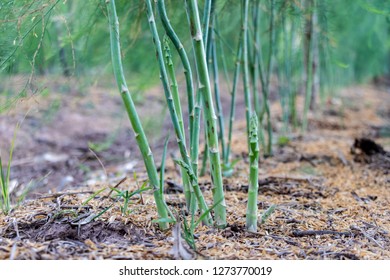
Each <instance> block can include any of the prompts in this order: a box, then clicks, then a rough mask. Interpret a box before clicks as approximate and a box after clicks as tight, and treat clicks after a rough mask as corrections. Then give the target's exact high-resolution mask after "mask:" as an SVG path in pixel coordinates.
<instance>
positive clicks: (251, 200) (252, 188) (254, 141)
mask: <svg viewBox="0 0 390 280" xmlns="http://www.w3.org/2000/svg"><path fill="white" fill-rule="evenodd" d="M257 131H258V121H257V116H256V113H253V115H252V116H251V119H250V135H249V143H250V146H249V189H248V203H247V209H246V228H247V230H248V231H251V232H256V231H257V193H258V188H259V182H258V181H259V180H258V174H259V171H258V170H259V139H258V134H257Z"/></svg>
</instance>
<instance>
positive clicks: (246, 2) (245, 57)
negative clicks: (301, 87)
mask: <svg viewBox="0 0 390 280" xmlns="http://www.w3.org/2000/svg"><path fill="white" fill-rule="evenodd" d="M242 5H243V16H242V19H241V28H242V32H243V35H242V46H243V82H244V97H245V117H246V132H247V144H248V150H249V146H250V143H249V128H250V116H251V112H252V108H251V92H250V85H249V57H248V55H249V54H248V44H249V42H248V13H249V0H243V1H242Z"/></svg>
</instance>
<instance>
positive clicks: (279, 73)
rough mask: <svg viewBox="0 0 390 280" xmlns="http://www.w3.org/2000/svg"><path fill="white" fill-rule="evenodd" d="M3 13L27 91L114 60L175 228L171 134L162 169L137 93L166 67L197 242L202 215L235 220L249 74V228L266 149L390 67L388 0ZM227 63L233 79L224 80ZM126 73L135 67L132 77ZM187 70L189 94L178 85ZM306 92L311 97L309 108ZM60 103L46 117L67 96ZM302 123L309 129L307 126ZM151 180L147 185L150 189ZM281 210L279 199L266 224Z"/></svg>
mask: <svg viewBox="0 0 390 280" xmlns="http://www.w3.org/2000/svg"><path fill="white" fill-rule="evenodd" d="M179 2H180V3H179ZM153 4H155V5H153ZM199 11H202V13H200V12H199ZM0 15H1V25H0V32H1V33H2V34H4V36H2V37H1V38H0V70H1V71H2V72H1V76H0V78H6V77H7V76H11V75H19V74H25V75H27V76H28V79H27V83H26V86H25V88H24V89H23V93H24V94H26V93H29V94H30V93H35V92H36V89H35V87H34V76H36V75H43V74H52V75H62V76H65V77H69V76H72V75H74V76H80V77H88V78H91V77H94V79H98V78H99V77H101V76H103V75H105V76H109V75H111V74H112V70H111V69H113V72H114V76H115V80H116V83H117V86H118V89H119V93H120V95H121V98H122V101H123V104H124V107H125V110H126V112H127V114H128V118H129V120H130V123H131V126H132V129H133V131H134V133H135V139H136V141H137V144H138V147H139V149H140V151H141V155H142V157H143V161H144V165H145V169H146V171H147V174H148V179H149V180H148V183H149V185H150V187H151V190H152V191H153V194H154V199H155V203H156V207H157V212H158V219H157V220H156V221H157V222H158V223H159V226H160V227H161V229H167V228H168V227H169V223H170V222H173V221H175V220H177V218H174V217H173V215H172V213H171V209H169V208H168V206H167V204H166V202H165V198H164V167H165V156H166V153H167V149H168V148H167V141H166V142H165V145H164V156H163V158H164V159H163V161H162V165H161V173H160V178H159V176H158V172H157V167H156V163H155V161H154V157H153V153H152V151H151V148H150V146H149V141H148V138H147V136H146V134H145V132H144V127H143V126H142V124H141V120H140V117H139V115H138V113H137V109H136V106H137V104H135V103H134V96H133V95H132V94H131V92H132V87H138V88H139V87H140V84H141V81H142V83H147V84H148V86H149V87H152V86H155V85H157V84H158V82H159V77H160V80H161V84H162V91H163V92H164V97H165V103H166V105H165V106H167V108H168V111H169V115H170V121H171V126H172V128H173V130H174V133H175V137H176V140H177V149H178V150H179V152H180V157H179V158H176V159H175V162H176V164H177V165H179V166H180V169H181V175H182V181H183V186H184V193H185V199H186V206H187V210H189V212H190V214H191V221H190V223H187V222H185V223H184V229H185V231H186V240H187V241H188V242H189V243H191V244H193V243H194V239H193V233H194V230H195V228H196V226H197V225H198V224H199V223H201V222H203V223H204V224H205V225H208V226H213V225H214V226H216V227H219V228H224V227H226V225H227V219H226V210H227V208H228V207H229V205H226V203H225V198H224V189H223V176H226V177H227V176H233V175H234V167H235V164H236V163H237V161H238V160H239V159H238V160H237V159H234V160H233V159H232V151H231V149H232V134H233V127H234V125H235V118H236V112H237V111H238V110H236V109H237V97H238V94H239V93H240V91H239V90H238V89H239V86H240V82H242V86H243V96H244V102H245V108H243V109H244V110H241V111H245V119H246V125H247V126H246V133H247V135H246V136H247V139H246V140H247V146H248V147H247V148H248V150H247V151H248V155H249V162H250V163H249V170H250V178H249V181H250V182H249V193H248V205H247V214H246V227H247V229H248V230H249V231H252V232H256V230H257V227H258V224H259V216H258V209H257V194H258V182H257V181H258V165H259V158H261V157H262V156H272V154H273V145H274V144H278V145H279V146H284V145H288V143H289V139H290V138H289V133H291V132H297V133H305V131H306V130H307V129H308V128H309V127H310V122H309V120H310V118H309V116H310V112H314V110H315V109H316V108H319V107H320V105H321V104H320V101H322V102H324V101H326V100H328V99H329V98H332V97H333V96H334V94H335V89H336V88H337V87H338V86H343V85H348V84H350V83H354V82H364V81H368V80H369V79H372V78H374V77H376V76H380V75H386V74H389V72H390V69H389V67H390V66H389V65H390V4H389V2H388V1H381V0H371V1H369V0H358V1H352V0H348V1H339V0H324V1H318V0H302V1H291V0H282V1H276V0H243V1H232V0H218V1H216V0H209V1H196V0H186V1H185V3H182V2H181V1H173V0H170V1H168V0H166V1H164V0H158V1H151V0H144V1H141V0H140V1H117V3H115V0H106V1H100V0H89V1H58V0H57V1H54V0H39V1H32V2H31V1H27V0H21V1H11V0H6V1H2V2H1V3H0ZM238 15H240V16H238ZM16 23H18V24H16ZM357 23H358V24H357ZM107 26H109V28H107ZM119 34H121V37H120V36H119ZM108 38H110V40H109V42H110V44H108V43H107V42H108ZM162 38H163V39H162ZM161 39H162V40H161ZM152 43H153V44H152ZM52 46H54V47H52ZM121 46H122V48H121ZM171 46H173V48H172V49H171ZM109 53H111V59H110V56H109ZM368 56H369V57H370V59H369V60H368V59H367V57H368ZM156 58H157V62H156ZM110 61H111V63H110ZM384 62H389V63H384ZM220 65H222V66H223V70H224V75H225V80H223V79H220V76H219V75H220V69H219V66H220ZM192 69H194V70H192ZM230 75H231V76H232V81H230ZM125 77H131V78H130V79H128V80H129V81H130V82H131V83H130V84H129V85H130V87H128V85H127V83H126V79H125ZM181 77H183V78H184V80H185V94H183V92H184V91H183V89H181V88H180V86H181V83H180V81H181V79H180V78H181ZM183 84H184V83H183ZM222 85H227V87H228V88H229V90H228V92H229V93H230V96H228V97H229V102H230V106H229V109H230V111H229V114H224V112H223V107H222V100H223V98H224V97H225V95H226V92H224V90H222V89H223V87H222ZM0 92H7V96H5V97H4V96H3V97H2V96H0V102H1V103H0V111H2V108H4V106H9V105H8V104H9V102H10V100H9V94H8V90H7V89H6V88H2V87H1V85H0ZM45 94H47V93H45ZM298 97H302V100H303V102H301V103H302V104H301V103H300V104H301V105H302V109H301V107H299V106H298V105H299V104H298V99H299V98H298ZM15 98H16V97H15ZM271 100H280V104H279V105H280V107H281V109H282V118H281V120H282V122H283V126H282V129H281V131H278V130H277V129H276V128H277V127H279V126H278V125H277V124H276V123H273V121H274V119H272V118H271V117H272V116H273V114H274V112H272V110H271V106H270V102H271ZM143 102H148V101H147V100H143ZM52 105H53V106H51V109H50V110H51V111H49V112H48V121H50V120H51V119H52V117H53V115H55V113H56V112H57V110H58V109H59V107H60V105H61V103H60V101H58V102H57V101H56V102H55V103H53V104H52ZM241 111H240V112H241ZM145 117H146V118H148V116H145ZM149 117H150V116H149ZM153 117H154V116H153ZM226 120H228V121H226ZM227 122H228V127H226V125H227ZM298 126H299V127H300V128H302V129H301V130H297V128H298ZM202 128H203V131H202ZM225 128H227V129H225ZM225 131H227V133H225ZM226 134H227V135H226ZM274 135H276V136H274ZM203 136H205V141H204V142H205V143H204V145H205V147H206V148H205V150H204V153H203V159H202V160H203V161H202V162H203V164H202V166H203V167H202V171H203V172H199V166H198V162H199V159H200V156H199V153H200V152H199V145H200V142H201V141H200V138H201V137H202V138H203ZM114 139H115V135H114V136H113V137H112V138H107V140H106V141H105V142H103V143H100V144H95V145H93V144H91V147H92V148H94V149H95V150H104V149H106V148H107V147H109V146H110V145H111V144H112V141H113V140H114ZM274 142H275V143H274ZM13 143H14V141H13ZM12 151H13V145H12V147H11V149H10V157H9V161H8V165H7V167H6V168H5V169H3V166H2V165H1V159H0V168H1V169H0V171H1V180H0V182H1V189H2V200H1V203H2V205H1V206H2V209H3V211H4V212H9V210H10V207H11V206H10V200H9V192H8V188H9V180H10V163H11V160H12ZM207 159H208V161H209V167H210V172H209V174H210V180H211V182H212V189H211V190H212V196H213V203H212V205H213V206H212V207H209V206H208V205H207V203H206V199H205V198H204V196H203V193H202V191H201V189H200V186H199V180H198V179H199V176H200V175H203V174H204V175H208V174H207V172H206V166H207ZM199 174H200V175H199ZM147 189H148V188H146V187H143V188H142V191H146V190H147ZM134 194H136V193H129V192H128V191H124V192H122V191H118V193H117V195H118V197H121V198H123V199H124V205H123V207H122V213H123V214H126V213H128V205H129V199H130V197H131V196H132V195H134ZM198 210H199V212H200V213H198ZM274 210H275V207H273V206H271V207H270V209H268V210H267V211H266V212H265V213H264V214H263V217H262V218H261V219H260V220H261V222H260V224H261V223H263V222H264V221H265V220H266V219H267V217H268V216H269V215H270V214H271V213H272V212H273V211H274ZM195 216H197V217H198V219H195Z"/></svg>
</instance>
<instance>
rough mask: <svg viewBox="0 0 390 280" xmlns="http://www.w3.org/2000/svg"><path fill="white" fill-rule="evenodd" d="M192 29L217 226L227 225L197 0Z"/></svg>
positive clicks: (190, 3)
mask: <svg viewBox="0 0 390 280" xmlns="http://www.w3.org/2000/svg"><path fill="white" fill-rule="evenodd" d="M187 7H188V15H189V19H190V25H191V27H190V30H191V35H192V43H193V46H194V52H195V61H196V65H197V74H198V79H199V91H200V93H201V94H202V100H203V108H204V115H205V120H206V126H205V128H206V131H207V143H208V154H209V158H210V168H211V179H212V183H213V188H212V193H213V200H214V204H215V210H214V214H215V222H216V226H217V227H225V226H226V204H225V199H224V192H223V183H222V174H221V160H220V153H219V145H218V135H217V117H216V115H215V110H214V103H213V98H212V94H211V87H210V80H209V72H208V69H207V61H206V52H205V48H204V42H203V38H202V29H201V24H200V19H199V11H198V3H197V1H196V0H187Z"/></svg>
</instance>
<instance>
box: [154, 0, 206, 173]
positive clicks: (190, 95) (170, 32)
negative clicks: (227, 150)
mask: <svg viewBox="0 0 390 280" xmlns="http://www.w3.org/2000/svg"><path fill="white" fill-rule="evenodd" d="M157 8H158V11H159V13H160V18H161V22H162V25H163V27H164V29H165V32H166V33H167V36H168V37H169V39H170V40H171V41H172V43H173V45H174V46H175V48H176V51H177V52H178V54H179V56H180V60H181V62H182V64H183V68H184V76H185V79H186V86H187V99H188V114H189V129H190V137H189V138H190V139H189V140H190V143H191V155H192V150H193V146H195V145H194V143H193V137H192V134H193V133H194V132H193V127H194V118H195V112H194V111H195V106H194V96H195V95H194V87H193V80H192V69H191V65H190V61H189V60H188V56H187V53H186V51H185V49H184V47H183V44H182V43H181V41H180V39H179V37H178V36H177V34H176V32H175V31H174V29H173V28H172V26H171V24H170V22H169V19H168V16H167V12H166V9H165V3H164V0H158V2H157ZM199 109H200V108H199ZM196 139H197V138H196ZM196 157H198V151H196ZM191 159H192V160H193V158H192V156H191ZM194 171H195V168H194Z"/></svg>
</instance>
